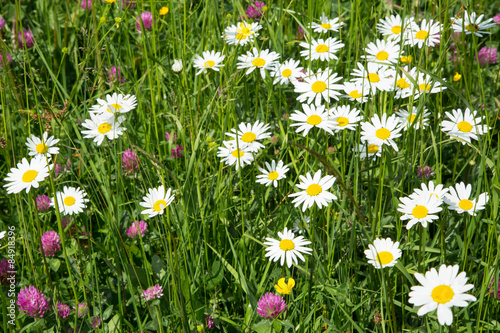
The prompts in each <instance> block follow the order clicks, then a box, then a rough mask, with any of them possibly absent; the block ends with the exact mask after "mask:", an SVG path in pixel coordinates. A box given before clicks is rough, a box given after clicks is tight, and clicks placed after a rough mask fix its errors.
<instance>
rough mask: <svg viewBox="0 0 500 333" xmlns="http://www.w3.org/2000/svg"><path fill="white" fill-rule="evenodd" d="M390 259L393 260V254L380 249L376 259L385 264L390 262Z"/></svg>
mask: <svg viewBox="0 0 500 333" xmlns="http://www.w3.org/2000/svg"><path fill="white" fill-rule="evenodd" d="M392 260H394V256H393V255H392V253H391V252H389V251H381V252H379V253H378V255H377V261H378V262H379V263H380V264H381V265H387V264H389V263H391V262H392Z"/></svg>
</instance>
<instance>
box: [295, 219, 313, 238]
mask: <svg viewBox="0 0 500 333" xmlns="http://www.w3.org/2000/svg"><path fill="white" fill-rule="evenodd" d="M310 222H311V217H309V216H304V219H302V218H301V217H299V218H296V219H295V221H294V222H293V229H292V231H293V232H296V233H298V234H299V235H302V231H303V230H307V229H309V223H310Z"/></svg>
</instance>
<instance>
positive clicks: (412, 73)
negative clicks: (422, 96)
mask: <svg viewBox="0 0 500 333" xmlns="http://www.w3.org/2000/svg"><path fill="white" fill-rule="evenodd" d="M417 80H418V73H417V68H415V67H414V68H412V69H411V70H409V71H408V69H407V68H404V70H403V71H401V73H396V85H395V86H394V91H395V92H396V94H395V95H394V98H396V99H400V98H407V97H410V96H412V95H415V98H417V97H418V96H419V94H418V91H417V90H418V89H417V88H415V85H414V84H413V81H415V82H416V81H417ZM392 83H393V84H394V80H393V81H392Z"/></svg>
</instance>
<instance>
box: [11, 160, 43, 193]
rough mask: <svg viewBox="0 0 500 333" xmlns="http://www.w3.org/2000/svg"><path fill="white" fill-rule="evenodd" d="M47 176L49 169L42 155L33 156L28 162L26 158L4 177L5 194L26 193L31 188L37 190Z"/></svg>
mask: <svg viewBox="0 0 500 333" xmlns="http://www.w3.org/2000/svg"><path fill="white" fill-rule="evenodd" d="M48 175H49V167H48V165H47V159H46V158H45V156H43V155H38V156H35V157H33V158H32V159H31V161H29V162H28V160H27V159H26V158H23V159H22V160H21V163H17V168H11V169H10V172H9V173H8V174H7V177H5V182H7V184H5V185H4V187H5V188H7V193H8V194H11V193H19V192H21V191H22V190H24V189H25V190H26V193H28V192H29V191H30V190H31V187H32V186H33V187H34V188H38V186H39V183H40V182H41V181H43V180H44V179H45V178H46V177H48Z"/></svg>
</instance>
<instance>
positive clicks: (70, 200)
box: [64, 196, 76, 206]
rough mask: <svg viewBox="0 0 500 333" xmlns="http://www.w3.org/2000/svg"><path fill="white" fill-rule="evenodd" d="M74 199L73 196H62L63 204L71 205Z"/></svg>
mask: <svg viewBox="0 0 500 333" xmlns="http://www.w3.org/2000/svg"><path fill="white" fill-rule="evenodd" d="M75 201H76V200H75V198H73V197H72V196H67V197H66V198H64V205H65V206H73V205H74V204H75Z"/></svg>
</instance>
